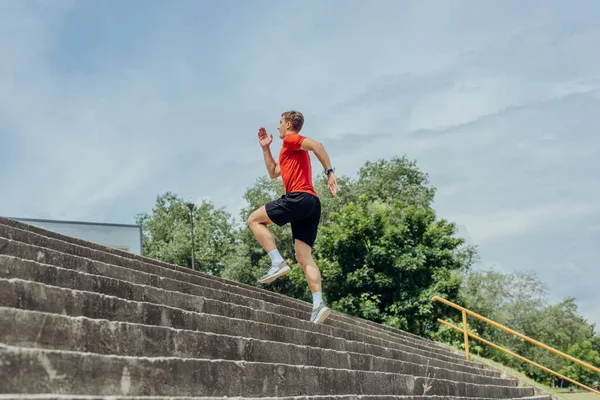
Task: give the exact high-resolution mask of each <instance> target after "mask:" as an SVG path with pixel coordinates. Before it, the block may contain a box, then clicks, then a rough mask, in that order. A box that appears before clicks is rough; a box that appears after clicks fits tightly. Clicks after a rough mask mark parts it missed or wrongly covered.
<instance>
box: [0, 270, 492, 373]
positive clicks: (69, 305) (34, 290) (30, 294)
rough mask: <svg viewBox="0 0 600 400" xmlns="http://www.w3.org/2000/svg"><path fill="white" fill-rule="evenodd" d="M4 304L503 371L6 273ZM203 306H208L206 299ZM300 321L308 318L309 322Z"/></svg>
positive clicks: (0, 290)
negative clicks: (32, 280) (55, 284)
mask: <svg viewBox="0 0 600 400" xmlns="http://www.w3.org/2000/svg"><path fill="white" fill-rule="evenodd" d="M197 303H199V302H197ZM0 306H2V307H8V308H20V309H23V310H31V311H40V312H46V313H54V314H63V315H68V316H73V317H77V316H83V317H88V318H92V319H107V320H109V321H116V322H130V323H140V324H144V325H158V326H166V327H172V328H175V329H185V330H193V331H202V332H210V333H215V334H224V335H231V336H238V335H239V334H240V333H242V332H243V336H245V337H248V338H254V339H260V340H270V341H277V342H285V343H292V344H297V345H305V346H311V347H318V348H324V349H332V350H338V351H349V352H353V353H362V354H371V355H373V356H377V357H385V358H392V359H397V360H402V361H407V362H412V363H417V364H422V365H426V364H427V363H428V362H429V364H430V365H431V366H435V367H439V368H444V369H454V370H456V371H461V372H468V373H472V374H479V375H488V376H489V375H491V376H497V375H498V372H496V371H492V370H484V369H479V368H474V367H472V366H469V365H463V364H456V363H450V362H446V361H443V360H439V359H435V358H429V357H424V356H423V355H419V354H414V353H410V352H406V351H401V350H397V349H393V348H387V347H382V346H376V345H372V344H368V343H364V342H359V341H352V340H347V339H342V338H339V337H334V336H330V335H327V334H324V333H320V332H315V331H309V330H305V329H298V328H296V329H294V328H290V327H287V326H283V325H273V324H268V323H263V322H256V321H252V320H247V319H240V318H231V317H225V316H221V315H213V314H206V313H204V312H201V310H200V312H199V311H187V310H183V309H180V308H175V307H171V306H167V305H162V304H153V303H148V302H144V301H133V300H124V299H121V298H118V297H115V296H108V295H103V294H99V293H94V292H86V291H80V290H73V289H65V288H60V287H56V286H48V285H45V284H41V283H37V282H31V281H24V280H21V279H14V278H13V279H3V278H0ZM198 306H199V307H202V306H201V305H200V304H198ZM298 322H299V323H306V322H304V321H298ZM308 324H309V326H313V324H310V323H308Z"/></svg>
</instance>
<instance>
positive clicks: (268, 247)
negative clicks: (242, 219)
mask: <svg viewBox="0 0 600 400" xmlns="http://www.w3.org/2000/svg"><path fill="white" fill-rule="evenodd" d="M272 223H273V221H271V219H270V218H269V216H268V215H267V210H266V208H265V206H262V207H260V208H258V209H257V210H256V211H254V212H253V213H252V214H250V217H248V225H249V226H250V230H252V233H254V237H255V238H256V240H257V241H258V243H260V245H261V246H262V247H263V249H265V251H266V252H267V253H269V252H271V251H273V250H275V249H276V248H277V246H275V238H274V237H273V234H272V233H271V231H270V230H269V228H268V227H267V225H270V224H272Z"/></svg>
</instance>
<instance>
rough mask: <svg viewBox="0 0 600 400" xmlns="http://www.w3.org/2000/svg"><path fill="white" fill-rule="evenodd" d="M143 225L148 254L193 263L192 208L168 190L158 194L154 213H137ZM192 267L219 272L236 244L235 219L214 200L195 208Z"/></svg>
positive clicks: (145, 246) (156, 257) (208, 271)
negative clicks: (215, 203) (218, 207)
mask: <svg viewBox="0 0 600 400" xmlns="http://www.w3.org/2000/svg"><path fill="white" fill-rule="evenodd" d="M136 221H137V223H138V224H140V225H141V226H142V235H143V237H142V238H143V240H142V251H143V254H144V255H145V256H147V257H151V258H154V259H157V260H162V261H165V262H169V263H173V264H178V265H182V266H186V267H190V266H191V262H192V256H191V251H192V244H191V223H190V217H189V209H188V207H187V206H186V203H185V202H184V201H183V200H182V199H181V198H179V197H177V196H176V195H174V194H173V193H170V192H167V193H165V194H163V195H162V196H158V197H157V198H156V204H155V206H154V208H153V210H152V212H151V213H149V214H148V213H142V214H139V215H137V217H136ZM194 242H195V246H194V250H195V251H194V258H195V265H194V266H193V268H194V269H195V270H198V271H202V272H206V273H209V274H215V275H218V274H220V273H221V271H222V270H223V268H224V267H225V265H226V262H225V260H226V257H227V256H228V255H230V254H231V253H232V252H233V249H234V248H235V236H234V230H233V223H232V222H231V221H230V217H229V215H228V214H227V213H226V212H225V211H223V210H219V209H216V208H215V207H214V205H213V204H211V203H208V202H202V203H201V204H200V205H198V206H196V209H195V211H194Z"/></svg>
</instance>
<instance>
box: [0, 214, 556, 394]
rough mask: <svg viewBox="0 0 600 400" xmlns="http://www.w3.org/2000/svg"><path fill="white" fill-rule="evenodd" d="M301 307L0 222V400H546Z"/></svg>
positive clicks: (415, 344)
mask: <svg viewBox="0 0 600 400" xmlns="http://www.w3.org/2000/svg"><path fill="white" fill-rule="evenodd" d="M284 279H285V278H284ZM310 310H311V305H310V304H308V303H305V302H302V301H298V300H295V299H293V298H290V297H286V296H282V295H278V294H275V293H272V292H269V291H267V290H261V289H257V288H254V287H251V286H247V285H243V284H239V283H237V282H232V281H227V280H224V279H221V278H217V277H213V276H208V275H204V274H201V273H197V272H195V271H191V270H189V269H186V268H181V267H178V266H174V265H170V264H165V263H162V262H159V261H156V260H152V259H147V258H144V257H140V256H136V255H133V254H130V253H126V252H122V251H119V250H114V249H110V248H106V247H102V246H99V245H96V244H93V243H89V242H84V241H81V240H78V239H74V238H70V237H66V236H63V235H60V234H56V233H53V232H49V231H45V230H42V229H40V228H37V227H33V226H30V225H25V224H23V223H20V222H17V221H13V220H9V219H5V218H0V399H8V398H11V399H12V398H25V399H34V398H35V399H75V398H85V399H101V398H105V399H107V398H110V399H117V398H142V397H143V398H146V399H150V398H157V399H158V398H161V399H163V398H167V397H169V398H198V399H208V398H224V397H227V398H262V399H271V398H272V399H274V398H277V399H292V398H293V399H323V400H325V399H327V400H329V399H331V400H333V399H407V400H408V399H425V398H432V399H456V400H458V399H470V400H475V399H484V398H485V399H492V398H493V399H523V400H526V399H539V400H542V399H549V397H547V396H545V395H543V394H540V393H539V392H537V391H536V390H534V388H532V387H522V386H519V385H518V383H517V381H516V380H514V379H507V378H504V377H501V375H500V373H499V372H497V371H494V370H491V369H489V368H484V367H483V365H481V364H478V363H475V362H467V361H465V360H464V356H463V355H462V354H459V353H458V352H456V351H454V350H453V349H451V348H450V347H448V346H445V345H442V344H439V343H435V342H431V341H427V340H423V339H422V338H419V337H417V336H414V335H411V334H408V333H406V332H402V331H399V330H396V329H392V328H389V327H386V326H382V325H379V324H375V323H372V322H369V321H365V320H361V319H358V318H354V317H350V316H347V315H344V314H341V313H337V312H333V313H332V315H331V316H330V317H329V319H328V320H327V321H326V322H325V324H323V325H314V324H311V323H310V322H309V321H308V319H309V317H310ZM425 387H428V388H429V389H428V390H427V392H426V394H425V389H424V388H425Z"/></svg>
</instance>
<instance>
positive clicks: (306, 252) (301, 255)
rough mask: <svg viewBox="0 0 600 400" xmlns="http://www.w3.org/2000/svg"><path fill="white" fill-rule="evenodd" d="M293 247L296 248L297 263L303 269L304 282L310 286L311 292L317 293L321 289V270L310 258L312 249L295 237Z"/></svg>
mask: <svg viewBox="0 0 600 400" xmlns="http://www.w3.org/2000/svg"><path fill="white" fill-rule="evenodd" d="M294 247H295V249H296V260H297V261H298V264H300V266H301V267H302V269H303V270H304V276H305V277H306V282H307V283H308V287H309V288H310V292H311V293H318V292H320V291H321V271H320V270H319V267H317V263H315V260H313V258H312V249H311V248H310V246H309V245H307V244H306V243H304V242H302V241H300V240H298V239H296V240H295V241H294Z"/></svg>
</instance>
